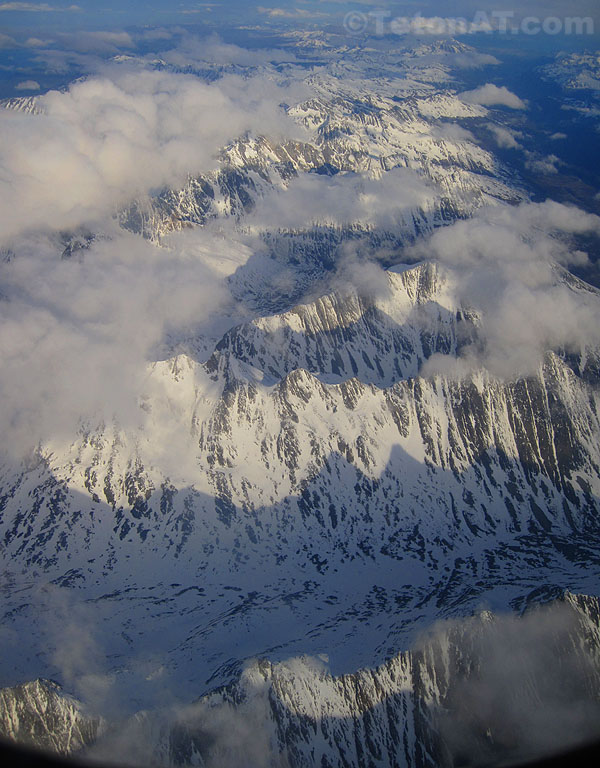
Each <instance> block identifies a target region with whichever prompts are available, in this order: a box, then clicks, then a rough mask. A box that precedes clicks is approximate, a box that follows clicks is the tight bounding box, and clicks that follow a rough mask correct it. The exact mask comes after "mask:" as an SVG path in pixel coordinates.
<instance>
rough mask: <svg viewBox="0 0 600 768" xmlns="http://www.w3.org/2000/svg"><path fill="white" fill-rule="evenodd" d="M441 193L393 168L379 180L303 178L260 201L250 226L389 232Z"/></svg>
mask: <svg viewBox="0 0 600 768" xmlns="http://www.w3.org/2000/svg"><path fill="white" fill-rule="evenodd" d="M438 194H439V193H438V192H437V190H435V189H434V188H432V187H431V186H429V185H428V184H427V183H426V182H425V181H424V180H423V179H422V178H421V177H420V176H419V175H418V174H417V173H415V172H414V171H411V170H409V169H406V168H395V169H393V170H391V171H389V172H387V173H385V174H384V175H383V176H382V177H381V178H380V179H373V178H369V177H366V176H362V175H360V174H354V173H349V174H338V175H337V176H332V177H329V176H320V175H318V174H314V173H311V174H304V175H301V176H299V177H298V178H297V179H294V180H293V181H292V182H291V183H290V184H289V186H288V188H287V189H286V190H275V191H274V192H273V194H272V195H269V196H267V197H266V198H265V199H264V200H261V201H259V203H258V204H257V207H256V210H255V211H254V213H253V215H252V216H250V217H249V218H248V223H249V225H250V226H255V227H258V228H281V229H298V228H307V227H311V226H312V225H314V224H325V225H333V226H343V225H352V224H361V225H363V226H366V227H375V228H380V229H383V230H387V231H395V230H397V229H398V228H399V227H400V226H401V225H404V226H406V220H405V218H404V217H405V216H406V215H408V217H409V220H410V221H412V218H411V217H410V212H411V211H412V210H414V209H415V208H425V209H427V208H431V207H432V206H433V203H434V200H435V199H436V197H437V195H438Z"/></svg>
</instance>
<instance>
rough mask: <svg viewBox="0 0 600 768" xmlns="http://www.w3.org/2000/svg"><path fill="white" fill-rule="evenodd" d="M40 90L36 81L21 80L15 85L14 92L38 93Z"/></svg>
mask: <svg viewBox="0 0 600 768" xmlns="http://www.w3.org/2000/svg"><path fill="white" fill-rule="evenodd" d="M40 88H41V86H40V84H39V83H38V82H37V80H23V82H22V83H17V85H15V91H39V90H40Z"/></svg>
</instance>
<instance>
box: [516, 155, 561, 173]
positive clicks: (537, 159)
mask: <svg viewBox="0 0 600 768" xmlns="http://www.w3.org/2000/svg"><path fill="white" fill-rule="evenodd" d="M561 164H562V161H561V159H560V158H559V157H557V156H556V155H546V156H545V157H544V156H541V155H537V154H535V153H533V152H528V153H527V162H526V163H525V166H526V167H527V168H528V169H529V170H530V171H533V172H534V173H539V174H542V175H546V176H547V175H554V174H555V173H558V168H557V167H556V166H557V165H561Z"/></svg>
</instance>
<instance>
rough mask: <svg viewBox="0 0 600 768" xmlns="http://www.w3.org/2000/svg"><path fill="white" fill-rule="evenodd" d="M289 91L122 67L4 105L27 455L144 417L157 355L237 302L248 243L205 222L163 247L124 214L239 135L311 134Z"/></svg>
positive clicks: (0, 114) (6, 334)
mask: <svg viewBox="0 0 600 768" xmlns="http://www.w3.org/2000/svg"><path fill="white" fill-rule="evenodd" d="M284 96H289V92H288V91H281V90H280V89H279V88H278V87H277V86H276V85H275V84H274V83H273V82H271V81H269V80H267V79H258V78H241V77H237V76H227V77H224V78H222V79H221V80H219V81H218V82H216V83H214V84H210V85H207V84H205V83H203V82H201V81H200V80H199V79H198V78H195V77H193V76H188V75H175V74H171V73H166V72H154V71H147V70H140V69H130V68H125V69H123V68H116V69H115V68H112V67H111V68H108V69H107V70H106V73H105V75H104V76H102V77H100V76H98V77H94V78H90V79H88V80H86V81H83V82H79V83H76V84H74V85H72V86H71V87H70V89H69V90H68V91H66V92H57V91H53V92H50V93H48V94H45V95H44V96H41V97H39V99H38V100H37V103H38V104H39V106H40V107H41V108H42V109H43V110H44V114H41V115H32V114H25V113H19V112H13V111H11V110H0V131H1V134H2V137H3V141H2V144H1V145H0V211H1V212H0V231H1V232H2V242H1V243H0V253H1V252H2V248H4V256H7V255H8V254H9V253H10V251H12V255H11V256H10V258H5V259H0V286H1V294H0V358H1V359H2V361H3V362H2V367H1V370H0V397H1V399H2V403H3V407H2V410H1V414H0V430H1V431H2V433H3V435H4V436H5V440H4V446H5V447H8V448H9V449H10V450H12V451H14V452H16V453H17V454H18V453H19V452H20V451H23V450H25V449H26V447H28V446H29V445H30V444H31V443H32V442H33V443H36V442H37V441H44V440H47V439H50V438H51V439H54V440H61V439H62V438H63V437H64V438H65V439H68V435H72V434H73V431H74V430H76V429H77V425H78V421H79V419H80V418H82V417H83V418H85V417H87V416H90V417H92V416H94V415H95V414H100V417H102V418H105V419H110V418H112V416H113V415H115V416H116V417H117V418H118V420H119V422H120V423H121V424H122V425H123V426H126V425H128V424H131V425H133V426H135V425H138V424H139V423H141V421H140V420H143V419H142V411H141V410H140V408H139V402H138V398H139V396H140V393H141V392H142V391H143V386H144V381H145V380H146V377H147V374H148V364H149V363H150V362H151V361H152V360H153V359H156V358H155V357H154V355H155V354H156V350H157V348H158V347H160V345H161V344H162V343H163V342H164V341H165V338H167V337H171V338H172V337H175V338H180V337H181V336H182V335H183V336H185V337H189V336H190V335H193V334H194V333H197V334H199V335H202V333H204V332H205V331H206V329H207V328H209V329H212V328H213V326H214V323H215V318H218V317H220V315H219V313H223V312H224V313H225V314H227V313H228V312H229V311H230V310H231V311H232V312H235V306H234V302H233V300H232V298H231V295H230V293H229V290H228V287H227V283H226V280H227V274H226V273H225V272H224V271H223V268H222V264H223V263H231V264H233V265H234V267H233V268H235V262H236V259H238V254H236V253H233V255H232V249H233V251H234V252H235V249H236V245H235V243H234V244H231V243H230V242H228V241H227V240H224V239H223V238H218V239H216V240H213V239H211V237H210V236H209V234H208V233H205V232H201V231H200V232H197V233H195V234H194V238H191V235H190V237H186V233H182V234H181V235H180V237H179V238H174V239H173V242H172V243H171V245H170V246H169V248H168V249H164V248H157V247H155V246H153V245H151V244H149V243H148V242H146V241H144V240H143V239H142V238H140V237H137V236H134V235H132V234H129V233H125V232H123V231H122V230H119V229H118V228H117V226H116V224H115V223H114V222H113V221H112V219H111V216H112V214H113V212H115V211H116V210H118V209H119V207H120V206H121V205H123V204H126V203H128V202H130V200H131V199H132V198H135V197H136V196H143V195H144V194H146V193H147V192H148V191H149V190H152V189H157V188H161V187H162V186H163V185H169V186H173V187H175V188H177V187H178V186H179V185H182V184H183V183H185V181H186V179H187V177H188V174H189V173H195V172H201V171H204V170H208V169H211V168H213V167H216V166H217V160H216V159H215V156H216V154H217V152H218V150H219V149H220V148H221V146H222V144H223V142H225V141H227V140H228V139H233V138H236V137H238V136H240V135H243V134H244V133H245V132H256V133H259V134H262V133H266V132H268V133H269V135H270V136H272V137H273V138H274V140H277V139H284V138H288V137H297V136H298V132H297V130H298V129H296V127H295V126H293V125H290V123H289V122H288V119H287V118H286V116H285V114H284V113H283V112H282V110H281V108H280V107H279V104H280V102H281V101H282V100H283V98H284ZM86 225H89V228H90V229H91V230H92V231H93V232H96V233H100V234H104V237H103V238H100V239H97V240H96V241H95V242H94V243H93V244H92V245H91V247H90V248H89V250H85V251H81V252H79V254H77V256H79V257H81V258H80V259H79V258H77V257H74V258H72V259H70V260H62V261H61V258H60V256H61V253H62V250H63V248H64V244H62V243H61V238H62V236H61V235H60V233H61V232H62V231H64V230H78V229H79V228H81V227H83V228H85V227H86ZM206 243H208V245H205V244H206ZM208 252H209V255H210V257H211V258H208V256H207V253H208ZM242 257H243V254H242ZM246 258H247V254H246ZM232 259H233V261H232Z"/></svg>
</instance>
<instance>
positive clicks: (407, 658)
mask: <svg viewBox="0 0 600 768" xmlns="http://www.w3.org/2000/svg"><path fill="white" fill-rule="evenodd" d="M0 701H1V702H2V705H3V706H2V709H1V710H0V712H1V714H0V734H2V735H3V736H6V737H9V738H11V739H15V740H17V741H20V742H22V743H25V744H30V745H31V744H33V745H36V746H43V747H46V748H49V749H51V750H54V751H57V752H60V753H62V754H77V755H80V756H90V757H94V758H96V759H102V760H103V761H105V763H110V761H118V762H121V763H132V764H140V765H163V766H177V767H179V766H188V765H199V766H214V767H215V768H216V766H223V767H227V768H241V766H265V767H266V766H273V767H275V766H277V767H279V766H287V767H288V768H312V766H319V767H320V768H323V767H326V768H334V766H344V768H346V767H347V768H364V766H373V768H375V766H385V767H386V768H392V767H393V766H402V767H403V768H404V767H406V768H412V767H413V766H415V767H416V766H420V767H422V768H428V767H430V768H434V767H435V768H453V766H456V765H484V764H485V765H490V766H493V765H496V764H506V763H507V761H508V762H510V761H525V760H528V759H534V758H537V757H542V756H544V755H549V754H552V753H553V752H556V751H559V750H563V749H565V748H569V747H575V746H579V745H581V744H585V743H586V742H588V741H591V740H593V739H594V738H598V736H600V606H599V603H598V600H597V599H596V598H589V597H584V596H573V595H570V594H566V595H565V596H564V597H563V598H562V599H561V600H557V601H554V602H551V603H549V604H546V605H545V606H543V607H540V606H539V605H537V606H535V607H534V608H530V609H529V610H527V611H525V613H524V614H522V615H521V617H519V618H517V617H513V616H494V615H493V614H490V613H482V614H479V615H477V616H474V617H473V618H471V619H465V620H460V621H453V622H444V623H442V624H440V625H438V626H437V627H434V628H433V629H432V630H430V632H429V633H428V635H427V636H424V637H423V638H422V639H421V641H420V642H419V644H418V645H417V647H416V648H415V649H414V650H412V651H409V652H404V653H401V654H399V655H397V656H395V657H394V658H392V659H391V660H390V661H388V662H386V663H385V664H384V665H382V666H381V667H378V668H376V669H364V670H360V671H358V672H355V673H353V674H347V675H344V676H341V677H334V676H332V675H331V674H330V673H329V672H328V671H327V670H326V668H325V665H324V664H323V663H322V661H320V660H319V659H311V658H306V657H304V658H297V659H293V660H290V661H287V662H282V663H279V664H272V663H270V662H268V661H255V662H253V663H251V664H250V665H249V666H248V667H247V668H246V669H245V670H244V672H243V673H242V674H241V675H240V677H239V679H238V680H236V681H235V682H233V683H231V684H230V685H228V686H227V687H225V688H222V689H219V690H216V691H214V692H213V693H211V694H208V695H206V696H204V697H202V698H200V699H199V700H197V701H196V702H195V703H194V704H191V705H189V706H187V707H184V706H180V707H178V708H173V709H162V710H159V711H152V712H148V711H146V712H141V713H139V714H137V715H135V716H134V717H132V718H130V719H128V720H127V721H125V722H120V723H119V722H114V721H113V722H110V721H107V720H102V719H100V718H97V717H92V716H91V715H90V714H86V712H85V709H84V707H83V705H82V704H80V703H79V702H77V701H76V700H74V699H72V698H71V697H69V696H67V695H65V694H64V693H63V692H62V691H61V690H60V688H59V687H58V686H57V685H56V684H55V683H51V682H49V681H45V680H38V681H36V682H34V683H29V684H27V685H21V686H18V687H16V688H9V689H4V690H2V691H0Z"/></svg>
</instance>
